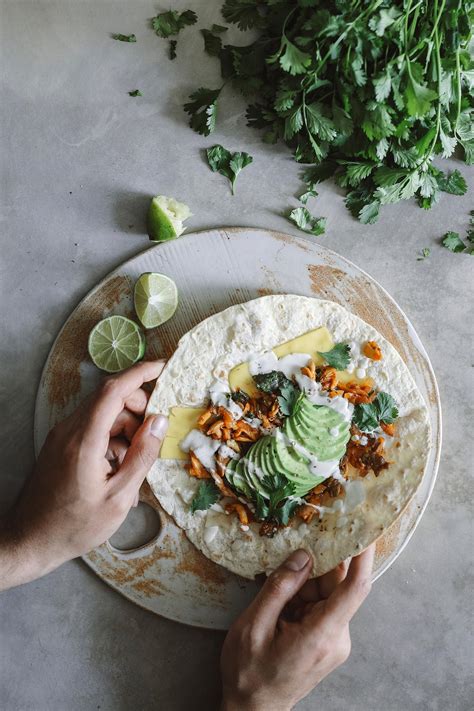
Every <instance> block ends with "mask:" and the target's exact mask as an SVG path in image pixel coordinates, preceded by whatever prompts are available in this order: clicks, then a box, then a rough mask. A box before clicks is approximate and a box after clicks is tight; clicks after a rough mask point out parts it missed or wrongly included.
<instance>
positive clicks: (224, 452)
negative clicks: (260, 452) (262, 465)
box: [196, 444, 240, 459]
mask: <svg viewBox="0 0 474 711" xmlns="http://www.w3.org/2000/svg"><path fill="white" fill-rule="evenodd" d="M217 453H218V454H220V456H221V457H223V458H224V459H225V458H227V457H230V459H240V454H237V452H234V450H233V449H232V448H231V447H228V446H227V444H221V445H220V447H219V449H218V451H217ZM196 456H197V455H196Z"/></svg>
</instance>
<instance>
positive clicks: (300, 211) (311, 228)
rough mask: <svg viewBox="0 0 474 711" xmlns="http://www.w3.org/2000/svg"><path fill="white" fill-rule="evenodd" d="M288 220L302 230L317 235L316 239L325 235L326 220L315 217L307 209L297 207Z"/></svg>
mask: <svg viewBox="0 0 474 711" xmlns="http://www.w3.org/2000/svg"><path fill="white" fill-rule="evenodd" d="M288 219H289V220H290V222H293V223H294V224H295V225H296V226H297V227H298V228H299V229H300V230H302V231H303V232H308V233H309V234H311V235H315V237H317V236H318V235H322V234H324V231H325V229H326V218H325V217H315V216H314V215H312V214H311V213H310V211H309V210H308V208H307V207H296V208H295V209H294V210H291V212H290V213H289V215H288Z"/></svg>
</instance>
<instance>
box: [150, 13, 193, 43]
mask: <svg viewBox="0 0 474 711" xmlns="http://www.w3.org/2000/svg"><path fill="white" fill-rule="evenodd" d="M196 22H197V15H196V13H195V12H194V11H193V10H184V12H178V11H177V10H168V11H167V12H161V13H160V14H159V15H157V16H156V17H153V19H152V21H151V26H152V27H153V29H154V30H155V33H156V34H157V35H158V37H163V38H164V39H167V38H168V37H173V36H175V35H177V34H179V32H181V30H182V29H184V27H186V26H188V25H194V24H195V23H196Z"/></svg>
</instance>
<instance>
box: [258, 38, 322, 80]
mask: <svg viewBox="0 0 474 711" xmlns="http://www.w3.org/2000/svg"><path fill="white" fill-rule="evenodd" d="M282 50H283V51H282ZM278 58H279V61H280V66H281V68H282V69H283V71H285V72H288V73H289V74H291V75H293V76H295V75H296V74H304V73H305V71H306V69H307V67H309V65H310V64H311V55H310V54H308V53H307V52H303V51H302V50H301V49H299V48H298V47H297V46H296V45H295V44H293V42H290V40H289V39H288V38H287V37H285V36H284V35H283V37H282V45H281V48H280V51H279V52H277V54H276V55H273V56H272V57H269V58H268V59H267V62H268V63H269V64H270V63H273V62H275V61H276V60H277V59H278Z"/></svg>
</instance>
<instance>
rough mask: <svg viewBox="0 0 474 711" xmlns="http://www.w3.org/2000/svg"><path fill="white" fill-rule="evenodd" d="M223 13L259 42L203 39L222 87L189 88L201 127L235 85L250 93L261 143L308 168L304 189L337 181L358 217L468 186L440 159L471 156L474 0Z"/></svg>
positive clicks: (250, 6)
mask: <svg viewBox="0 0 474 711" xmlns="http://www.w3.org/2000/svg"><path fill="white" fill-rule="evenodd" d="M222 14H223V17H224V19H225V20H226V21H227V22H229V23H234V24H236V25H237V26H238V27H239V28H240V29H241V30H248V29H253V30H255V31H256V32H257V38H256V39H255V40H254V41H252V42H250V43H249V44H244V45H232V44H225V43H224V41H223V40H222V35H220V34H218V33H217V32H216V33H214V35H213V41H212V43H209V38H208V41H207V42H206V46H205V49H206V51H208V52H209V53H210V54H212V56H217V57H218V58H219V60H220V64H221V74H222V77H223V79H224V82H223V85H222V86H221V87H219V88H213V89H208V88H202V87H201V88H200V89H198V90H197V91H196V92H194V93H193V94H192V95H191V97H190V101H189V102H188V103H187V104H186V106H185V109H186V111H187V112H188V113H189V114H190V115H191V121H190V123H191V126H192V127H193V128H194V130H196V131H198V132H199V133H201V134H203V135H209V133H211V132H212V131H213V130H214V128H215V125H216V118H217V106H218V101H219V96H220V94H221V91H222V89H223V86H224V85H225V84H227V83H231V84H232V85H233V86H234V87H235V88H236V89H238V90H239V91H241V92H242V93H243V94H244V95H245V96H246V97H252V96H254V97H255V99H254V100H253V103H251V104H250V105H249V106H248V109H247V120H248V124H249V125H250V126H254V127H256V128H259V129H263V131H264V133H263V140H264V141H266V142H268V143H276V142H278V141H283V142H285V143H286V144H287V145H288V146H289V148H290V149H291V150H292V151H293V155H294V157H295V159H296V160H297V161H298V162H300V163H304V164H310V165H308V166H307V167H306V169H305V171H304V173H303V179H304V180H305V182H306V183H307V185H308V190H310V191H314V188H315V185H316V184H317V183H319V182H320V181H323V180H326V179H327V178H330V177H334V179H335V180H336V182H337V183H338V184H339V185H340V186H341V187H343V188H345V189H346V191H347V195H346V205H347V207H348V209H349V210H350V211H351V213H352V214H353V215H354V216H357V217H358V218H359V219H360V220H361V222H363V223H373V222H375V221H376V220H377V218H378V216H379V211H380V208H381V206H382V205H385V204H388V203H395V202H398V201H400V200H406V199H409V198H411V197H416V199H417V200H418V203H419V204H420V206H421V207H423V208H425V209H428V208H430V207H431V206H432V205H433V204H435V203H436V202H437V201H438V200H439V196H440V192H441V191H444V192H449V193H452V194H455V195H460V194H463V193H464V192H465V191H466V182H465V180H464V178H463V177H462V175H461V173H460V172H459V171H454V172H453V173H451V175H446V174H444V173H443V171H441V170H439V169H438V168H436V167H435V166H434V165H433V159H434V158H435V156H437V155H440V156H442V157H444V158H448V157H449V156H451V155H452V154H453V153H454V151H455V150H456V149H458V150H459V155H460V157H461V158H463V159H464V161H465V162H466V163H467V164H469V165H472V163H473V162H474V61H473V55H472V51H470V50H469V44H470V41H471V34H472V27H473V20H474V2H471V1H465V0H464V1H463V0H402V1H394V0H293V1H291V2H289V1H288V0H226V1H225V3H224V5H223V7H222ZM218 27H220V26H218ZM222 29H225V28H222ZM208 32H209V33H211V34H212V30H210V31H208ZM209 47H211V49H212V51H209ZM471 48H472V43H471ZM250 100H252V99H250Z"/></svg>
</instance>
